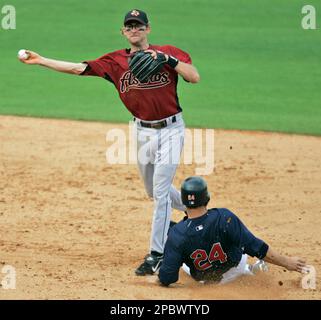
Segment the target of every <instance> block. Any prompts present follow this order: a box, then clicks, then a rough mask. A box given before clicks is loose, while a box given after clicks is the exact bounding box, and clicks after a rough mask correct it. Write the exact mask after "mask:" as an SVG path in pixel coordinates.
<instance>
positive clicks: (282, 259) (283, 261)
mask: <svg viewBox="0 0 321 320" xmlns="http://www.w3.org/2000/svg"><path fill="white" fill-rule="evenodd" d="M263 260H264V261H266V262H269V263H273V264H275V265H277V266H281V267H284V268H286V269H287V270H289V271H297V272H303V271H304V269H305V268H306V267H307V266H306V264H305V261H304V260H303V259H301V258H298V257H287V256H282V255H280V254H279V253H277V252H275V251H274V250H273V249H271V248H270V247H269V249H268V252H267V254H266V256H265V258H264V259H263Z"/></svg>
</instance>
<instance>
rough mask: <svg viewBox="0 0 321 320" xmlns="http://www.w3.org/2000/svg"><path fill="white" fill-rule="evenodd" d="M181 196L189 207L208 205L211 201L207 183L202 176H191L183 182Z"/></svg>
mask: <svg viewBox="0 0 321 320" xmlns="http://www.w3.org/2000/svg"><path fill="white" fill-rule="evenodd" d="M181 197H182V201H183V204H184V205H185V206H186V207H187V208H197V207H202V206H206V205H207V204H208V202H209V201H210V195H209V193H208V191H207V184H206V182H205V180H204V179H203V178H202V177H189V178H187V179H186V180H184V182H183V183H182V186H181Z"/></svg>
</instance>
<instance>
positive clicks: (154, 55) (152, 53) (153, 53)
mask: <svg viewBox="0 0 321 320" xmlns="http://www.w3.org/2000/svg"><path fill="white" fill-rule="evenodd" d="M144 52H149V53H150V54H151V56H152V57H153V58H154V59H155V60H156V59H157V51H155V50H151V49H147V50H144ZM158 52H159V53H162V54H163V55H164V56H165V58H166V61H167V60H168V55H167V54H166V53H163V52H161V51H158Z"/></svg>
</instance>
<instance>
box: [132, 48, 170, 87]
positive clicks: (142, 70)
mask: <svg viewBox="0 0 321 320" xmlns="http://www.w3.org/2000/svg"><path fill="white" fill-rule="evenodd" d="M165 63H166V58H165V55H164V54H163V53H160V52H157V58H156V59H154V58H153V57H152V56H151V54H150V53H149V52H144V51H137V52H136V53H135V54H134V55H133V56H132V58H131V59H130V61H129V69H130V70H131V72H132V74H133V75H134V76H135V77H136V78H137V79H138V80H139V81H140V82H148V79H149V77H150V76H152V75H154V74H155V73H157V72H159V71H160V70H161V69H162V67H163V65H164V64H165Z"/></svg>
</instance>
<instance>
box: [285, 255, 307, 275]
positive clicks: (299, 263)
mask: <svg viewBox="0 0 321 320" xmlns="http://www.w3.org/2000/svg"><path fill="white" fill-rule="evenodd" d="M286 268H287V269H288V270H289V271H297V272H301V273H302V272H303V271H304V270H305V269H306V268H307V266H306V263H305V261H304V260H303V259H301V258H299V257H288V261H287V266H286Z"/></svg>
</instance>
